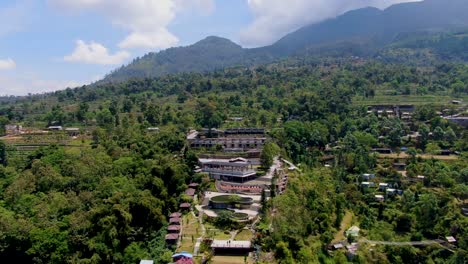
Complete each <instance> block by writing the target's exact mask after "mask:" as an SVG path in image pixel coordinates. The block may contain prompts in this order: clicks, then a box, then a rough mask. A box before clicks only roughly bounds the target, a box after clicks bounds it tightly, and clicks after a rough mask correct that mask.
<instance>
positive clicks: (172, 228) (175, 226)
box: [167, 225, 180, 231]
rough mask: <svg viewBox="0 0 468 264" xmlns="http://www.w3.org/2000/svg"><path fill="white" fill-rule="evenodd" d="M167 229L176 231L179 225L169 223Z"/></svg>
mask: <svg viewBox="0 0 468 264" xmlns="http://www.w3.org/2000/svg"><path fill="white" fill-rule="evenodd" d="M167 230H170V231H178V230H180V226H179V225H170V226H168V227H167Z"/></svg>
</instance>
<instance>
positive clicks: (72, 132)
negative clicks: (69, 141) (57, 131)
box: [65, 127, 80, 137]
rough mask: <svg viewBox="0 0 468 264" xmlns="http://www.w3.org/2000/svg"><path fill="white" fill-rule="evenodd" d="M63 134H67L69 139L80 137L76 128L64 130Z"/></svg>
mask: <svg viewBox="0 0 468 264" xmlns="http://www.w3.org/2000/svg"><path fill="white" fill-rule="evenodd" d="M65 132H67V134H68V135H69V136H70V137H77V136H79V135H80V129H79V128H76V127H69V128H65Z"/></svg>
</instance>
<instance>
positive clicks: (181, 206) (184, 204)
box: [180, 203, 192, 208]
mask: <svg viewBox="0 0 468 264" xmlns="http://www.w3.org/2000/svg"><path fill="white" fill-rule="evenodd" d="M190 206H192V205H191V204H189V203H181V204H180V208H190Z"/></svg>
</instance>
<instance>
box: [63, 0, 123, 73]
mask: <svg viewBox="0 0 468 264" xmlns="http://www.w3.org/2000/svg"><path fill="white" fill-rule="evenodd" d="M87 1H91V0H87ZM129 57H130V53H128V52H126V51H119V52H117V53H115V54H112V55H111V54H109V51H108V50H107V48H106V47H104V46H103V45H101V44H99V43H96V42H93V41H91V42H90V43H86V42H84V41H82V40H78V41H77V42H76V47H75V50H74V51H73V53H72V54H71V55H68V56H65V57H64V58H63V59H64V60H65V61H68V62H81V63H88V64H101V65H115V64H122V63H123V62H124V61H125V60H126V59H128V58H129Z"/></svg>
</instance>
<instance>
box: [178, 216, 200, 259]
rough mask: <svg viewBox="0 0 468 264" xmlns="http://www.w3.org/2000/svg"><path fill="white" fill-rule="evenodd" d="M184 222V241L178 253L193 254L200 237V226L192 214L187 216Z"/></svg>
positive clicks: (183, 219)
mask: <svg viewBox="0 0 468 264" xmlns="http://www.w3.org/2000/svg"><path fill="white" fill-rule="evenodd" d="M182 221H183V222H182V240H181V245H180V247H179V248H178V251H187V252H193V247H194V246H195V243H196V242H197V238H198V237H200V233H201V228H200V224H199V222H198V219H197V218H195V217H194V216H193V215H192V214H191V213H189V214H187V215H185V216H184V217H183V218H182Z"/></svg>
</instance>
